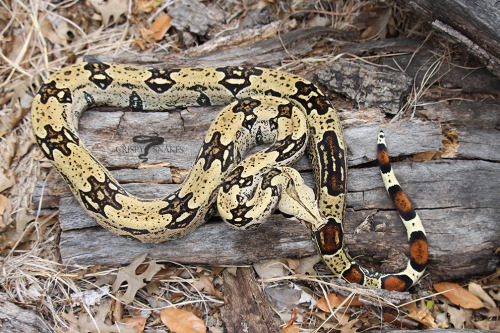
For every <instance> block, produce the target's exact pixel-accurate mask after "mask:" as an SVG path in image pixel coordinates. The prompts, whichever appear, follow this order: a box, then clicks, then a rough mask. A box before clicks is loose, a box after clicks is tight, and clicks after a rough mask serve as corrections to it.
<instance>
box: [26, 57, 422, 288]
mask: <svg viewBox="0 0 500 333" xmlns="http://www.w3.org/2000/svg"><path fill="white" fill-rule="evenodd" d="M99 105H107V106H114V107H123V108H128V109H130V110H131V111H136V110H137V111H143V110H145V111H146V110H160V111H164V110H171V109H174V108H186V107H191V106H210V105H214V106H215V105H220V106H223V109H222V111H220V113H219V114H218V115H217V116H216V117H215V119H214V120H213V121H212V123H211V125H210V127H209V129H208V131H207V133H206V136H205V139H204V140H203V143H202V147H201V148H200V151H199V153H198V155H197V158H196V160H195V162H194V164H193V166H192V168H191V169H190V171H189V173H188V175H187V176H186V178H185V180H184V182H183V183H182V185H181V186H180V187H179V189H178V190H176V191H175V192H173V193H172V194H170V195H168V196H166V197H164V198H156V199H145V198H140V197H137V196H134V195H133V194H131V193H129V192H128V191H127V190H125V189H124V188H123V187H122V186H121V185H120V184H119V183H118V181H117V180H116V179H115V178H114V177H113V175H112V174H111V173H110V171H109V170H108V169H107V168H106V167H105V166H104V165H103V164H102V163H101V162H99V161H98V160H97V159H96V158H95V157H94V156H93V154H92V153H91V152H90V151H89V149H87V148H86V146H85V145H84V143H83V142H82V139H81V138H80V135H79V132H78V121H79V118H80V116H81V114H82V113H83V112H84V111H85V110H87V109H89V108H92V107H95V106H99ZM31 123H32V130H33V133H34V136H35V139H36V142H37V143H38V145H39V147H40V149H41V150H42V152H43V153H44V155H45V157H46V158H47V159H48V160H49V161H50V162H51V163H52V165H53V166H54V167H55V169H56V170H57V171H58V172H59V173H60V175H61V176H62V178H63V179H64V181H65V182H66V183H67V184H68V185H69V187H70V189H71V191H72V192H73V194H74V196H75V197H76V198H77V199H78V201H79V202H80V203H81V205H82V207H83V208H84V209H85V211H86V212H87V213H88V214H89V215H90V216H91V217H93V218H94V219H95V220H96V221H97V223H98V224H100V225H101V226H102V227H104V228H106V229H108V230H110V231H111V232H113V233H116V234H118V235H122V236H125V237H129V238H134V239H137V240H139V241H141V242H146V243H156V242H163V241H168V240H172V239H176V238H180V237H183V236H185V235H186V234H188V233H190V232H192V231H194V230H195V229H196V228H197V227H199V226H200V225H202V224H203V223H205V222H206V221H207V220H208V219H209V217H210V216H211V215H213V214H214V213H215V212H216V211H217V212H218V214H219V215H220V216H221V217H222V219H223V220H224V221H226V222H227V223H229V224H230V225H231V226H233V227H235V228H238V229H242V230H246V229H253V228H256V227H258V226H259V225H261V224H262V223H264V221H265V220H266V219H267V217H269V216H270V215H271V214H272V213H273V212H275V211H279V212H281V213H282V214H283V215H284V216H286V217H291V218H293V219H296V220H299V221H300V222H302V223H303V224H304V225H306V226H308V227H309V228H310V229H311V230H312V239H313V241H314V243H315V245H316V248H317V250H318V252H319V254H321V256H322V259H323V261H324V262H325V263H326V265H327V266H328V268H329V269H330V270H331V271H332V273H333V275H334V276H337V277H341V278H344V279H345V280H347V281H349V282H352V283H357V284H360V285H364V286H369V287H375V288H383V289H388V290H397V291H404V290H407V289H408V288H410V287H411V286H413V285H414V284H415V283H416V282H417V281H419V279H420V278H421V277H422V276H423V274H424V271H425V268H426V264H427V261H428V244H427V238H426V234H425V231H424V228H423V225H422V223H421V221H420V219H419V217H418V215H417V213H416V212H415V210H414V208H413V206H412V204H411V203H410V201H409V200H408V197H407V196H406V195H405V193H404V192H403V190H402V188H401V186H400V184H399V183H398V181H397V180H396V177H395V175H394V172H393V170H392V167H391V164H390V162H389V155H388V152H387V146H386V143H385V137H384V134H383V132H380V134H379V136H378V144H377V146H378V155H377V156H378V158H377V159H378V162H379V166H380V171H381V175H382V179H383V181H384V184H385V187H386V189H387V192H388V193H389V195H390V197H391V199H392V201H393V203H394V204H395V206H396V208H397V211H398V213H399V216H400V217H401V220H402V222H403V223H404V225H405V227H406V230H407V238H408V241H409V260H408V263H407V265H406V268H405V269H404V270H402V271H400V272H398V273H379V272H376V271H372V270H368V269H367V268H364V267H362V266H361V265H360V264H358V263H357V262H356V261H355V260H353V259H352V258H351V257H350V256H349V254H348V252H347V249H346V246H345V244H344V228H343V226H344V219H345V217H346V198H347V186H346V184H347V147H346V142H345V138H344V133H343V128H342V125H341V122H340V119H339V116H338V113H337V111H336V109H335V107H334V106H333V105H332V103H331V102H330V100H329V98H328V97H327V96H326V95H325V94H324V93H323V92H322V91H321V90H320V89H319V88H318V87H317V86H316V85H315V84H313V83H311V82H310V81H308V80H305V79H304V78H302V77H300V76H297V75H295V74H292V73H287V72H283V71H277V70H272V69H266V68H258V67H245V66H224V67H193V68H146V67H140V66H132V65H126V64H113V63H101V62H90V63H81V64H76V65H71V66H69V67H66V68H63V69H61V70H59V71H58V72H56V73H54V74H52V75H51V76H50V77H49V78H48V79H47V80H46V81H45V82H44V83H43V84H42V85H41V88H40V90H39V92H38V93H37V94H36V95H35V97H34V99H33V103H32V109H31ZM259 145H263V149H261V150H260V151H258V152H256V153H254V154H251V155H250V156H247V153H248V152H249V150H251V149H252V148H253V147H254V146H259ZM305 153H307V155H308V156H309V159H310V161H311V164H312V168H313V173H314V178H315V186H316V189H315V190H313V189H312V188H311V187H310V186H308V185H307V184H306V182H305V181H304V179H303V178H302V176H301V174H300V173H299V172H298V171H297V170H296V169H295V168H293V167H291V165H292V164H293V163H294V162H296V161H297V160H298V159H299V158H300V157H301V156H302V155H303V154H305ZM220 241H223V240H222V239H221V240H220ZM269 241H270V242H273V241H276V240H272V239H271V240H269Z"/></svg>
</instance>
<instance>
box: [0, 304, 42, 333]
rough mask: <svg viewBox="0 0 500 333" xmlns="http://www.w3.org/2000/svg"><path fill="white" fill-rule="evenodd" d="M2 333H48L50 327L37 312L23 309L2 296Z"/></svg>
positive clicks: (0, 307)
mask: <svg viewBox="0 0 500 333" xmlns="http://www.w3.org/2000/svg"><path fill="white" fill-rule="evenodd" d="M0 323H1V324H0V331H1V332H10V333H46V332H47V333H48V332H52V330H51V329H50V325H49V324H48V323H47V322H45V320H43V319H42V318H40V316H39V315H38V314H37V312H35V311H33V310H27V309H23V308H21V307H19V306H17V305H16V304H14V303H11V302H9V301H7V300H6V299H5V298H4V296H0Z"/></svg>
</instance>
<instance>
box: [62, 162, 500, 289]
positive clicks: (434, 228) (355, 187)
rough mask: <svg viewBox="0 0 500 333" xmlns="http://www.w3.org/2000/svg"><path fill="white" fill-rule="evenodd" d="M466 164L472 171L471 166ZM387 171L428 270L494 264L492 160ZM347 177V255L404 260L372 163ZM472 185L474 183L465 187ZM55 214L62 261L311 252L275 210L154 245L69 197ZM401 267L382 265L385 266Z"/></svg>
mask: <svg viewBox="0 0 500 333" xmlns="http://www.w3.org/2000/svg"><path fill="white" fill-rule="evenodd" d="M471 168H473V169H474V170H475V171H474V173H471V172H470V170H471ZM394 169H395V171H396V174H397V176H398V178H399V179H400V182H401V185H402V186H403V188H405V190H406V192H407V193H408V196H409V197H410V198H411V199H412V201H413V202H414V204H415V206H416V207H417V211H418V212H419V214H420V216H421V219H422V221H423V224H424V226H425V227H426V231H427V234H428V237H429V244H430V249H429V252H430V253H429V256H430V265H429V271H431V272H432V275H433V278H436V280H442V279H454V278H460V277H464V276H468V275H472V274H480V273H481V272H485V271H491V270H494V268H495V266H496V264H497V262H498V259H497V258H496V257H495V256H494V251H495V249H496V247H497V246H498V239H500V228H498V227H497V223H496V218H497V216H498V214H499V213H500V208H498V207H497V204H496V201H497V199H498V198H497V196H496V194H495V193H496V192H497V188H498V186H500V170H499V169H498V167H497V165H496V163H490V162H480V163H478V161H460V162H456V161H436V162H429V163H411V164H406V163H394ZM349 176H350V180H349V196H348V198H349V199H348V206H349V207H350V208H349V210H348V213H347V218H346V235H345V242H346V246H347V247H348V248H349V249H350V253H351V254H352V255H353V256H356V257H361V259H363V260H362V261H363V262H364V264H366V265H367V266H371V267H375V266H374V265H375V263H380V262H383V261H384V260H386V259H387V258H388V257H389V256H391V257H392V256H394V253H391V250H392V251H396V253H397V255H403V258H404V255H405V254H406V253H407V249H408V244H407V240H406V237H405V235H406V233H405V231H404V227H403V225H402V224H401V222H400V220H399V218H398V216H397V214H396V213H395V211H393V207H392V204H391V202H390V200H389V199H388V196H387V194H386V193H385V190H384V188H383V184H382V181H381V180H380V178H379V174H378V170H377V168H361V169H351V170H350V174H349ZM472 183H473V184H476V186H474V187H471V186H470V184H472ZM128 186H131V184H129V185H128ZM160 187H163V189H162V190H160V189H159V188H160ZM167 187H170V190H173V188H172V187H173V185H169V184H163V185H162V184H159V185H157V186H156V187H152V188H150V187H149V186H144V185H143V186H142V190H143V191H151V192H149V193H161V192H162V191H164V193H167V192H168V189H167ZM137 188H138V186H137V185H136V189H137ZM474 189H476V190H474ZM443 193H446V195H443ZM140 194H143V193H140ZM366 219H368V227H367V228H366V223H365V225H364V226H365V227H364V228H358V227H359V226H360V225H361V224H363V221H365V220H366ZM60 220H61V223H62V227H63V230H64V231H63V233H62V235H61V243H60V249H61V256H62V258H63V261H64V262H65V263H78V264H81V265H94V264H101V265H117V264H125V263H128V262H129V261H130V258H133V257H135V256H136V255H139V254H141V253H144V252H149V253H150V254H151V256H152V257H153V258H154V259H159V260H172V261H178V262H183V263H190V264H207V265H225V264H247V263H253V262H258V261H263V260H266V259H272V258H279V257H303V256H308V255H311V254H314V253H315V248H314V244H313V243H312V241H311V239H310V233H309V231H308V230H307V229H306V228H305V227H303V226H302V225H300V224H298V223H296V222H293V221H288V220H286V219H284V218H283V217H281V216H279V215H276V216H273V218H271V219H270V220H269V221H268V222H267V223H265V224H264V225H263V226H262V227H261V228H259V229H257V230H253V231H238V230H233V229H231V228H230V227H228V226H227V225H226V224H224V223H223V222H221V221H220V220H217V222H215V223H208V224H206V225H204V226H202V227H200V228H199V229H198V230H196V231H195V232H193V233H192V234H190V235H188V236H186V237H184V238H182V239H179V240H175V241H170V242H165V243H160V244H143V243H140V242H138V241H135V240H130V239H125V238H122V237H119V236H115V235H112V234H111V233H109V232H108V231H105V230H103V229H101V228H98V227H96V226H95V222H94V221H93V220H92V219H91V218H90V217H89V216H88V215H86V214H85V212H84V211H83V209H82V208H81V207H80V205H79V204H78V203H77V202H76V200H75V199H74V198H72V197H69V198H65V199H64V200H63V201H62V202H61V215H60ZM356 229H358V232H356ZM221 240H223V241H221ZM193 244H196V246H193ZM97 249H98V250H97ZM364 259H366V260H364ZM403 261H404V260H403ZM400 268H401V267H400V266H398V267H393V266H388V265H386V267H382V269H385V270H386V271H394V270H396V269H400ZM377 269H378V268H377Z"/></svg>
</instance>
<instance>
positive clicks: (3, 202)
mask: <svg viewBox="0 0 500 333" xmlns="http://www.w3.org/2000/svg"><path fill="white" fill-rule="evenodd" d="M11 209H12V205H11V204H10V201H9V199H8V198H7V197H6V196H5V195H3V194H0V215H3V213H4V212H7V214H9V213H10V211H11Z"/></svg>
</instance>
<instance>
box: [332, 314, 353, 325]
mask: <svg viewBox="0 0 500 333" xmlns="http://www.w3.org/2000/svg"><path fill="white" fill-rule="evenodd" d="M334 316H335V319H337V321H338V322H339V325H341V326H344V325H347V324H348V322H349V319H351V316H350V315H348V314H347V313H342V312H337V313H335V314H334Z"/></svg>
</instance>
